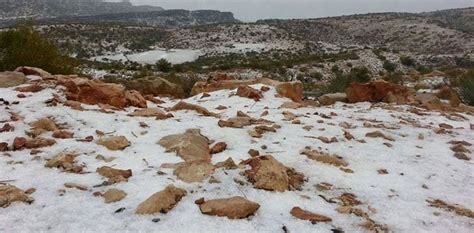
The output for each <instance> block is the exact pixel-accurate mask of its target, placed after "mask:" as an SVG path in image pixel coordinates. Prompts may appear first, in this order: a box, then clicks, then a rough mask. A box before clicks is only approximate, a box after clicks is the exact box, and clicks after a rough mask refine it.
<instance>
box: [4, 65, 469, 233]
mask: <svg viewBox="0 0 474 233" xmlns="http://www.w3.org/2000/svg"><path fill="white" fill-rule="evenodd" d="M18 71H21V72H23V73H26V74H30V75H29V76H27V77H26V78H25V77H24V76H22V74H21V73H14V74H12V73H8V74H4V75H9V76H10V77H11V78H10V79H9V82H8V83H0V85H2V86H1V87H2V88H0V93H1V94H0V98H1V100H2V103H1V104H0V108H1V109H2V111H0V121H1V122H2V125H1V127H2V128H1V130H0V132H1V133H0V142H2V143H0V145H1V147H0V148H1V150H2V151H3V152H0V168H1V169H0V207H3V208H0V214H1V215H2V216H3V217H2V218H0V230H1V231H15V232H18V231H20V232H26V231H38V230H40V231H71V230H72V231H96V230H98V229H100V230H101V231H114V230H120V231H156V230H157V229H158V230H160V231H165V232H168V231H172V232H189V231H206V232H222V231H226V232H244V231H245V232H413V231H414V230H415V231H419V232H420V231H421V232H454V231H455V232H470V229H472V224H473V218H474V213H473V211H472V209H473V206H474V198H473V197H472V195H469V193H470V192H471V191H472V190H473V189H474V184H473V183H472V182H471V180H472V178H473V174H472V165H473V164H472V162H471V161H469V159H471V158H472V155H471V152H470V151H472V150H473V146H472V144H471V143H472V142H473V141H474V134H473V130H474V125H472V122H473V121H474V117H473V113H472V111H471V112H469V111H461V112H453V111H439V110H426V109H425V108H420V107H416V106H410V105H395V104H383V103H374V104H371V103H368V102H365V103H356V104H343V103H336V104H334V105H331V106H327V107H316V106H315V105H308V103H303V104H301V103H298V102H292V101H291V100H290V99H288V98H284V97H282V96H283V95H284V96H288V97H292V98H293V99H294V100H298V98H296V97H297V95H292V94H296V92H297V89H294V88H295V87H296V86H298V85H297V84H275V83H273V82H265V83H266V84H261V83H260V84H259V83H258V82H255V83H253V84H252V83H248V84H250V86H246V85H243V86H241V85H237V86H236V84H235V82H234V81H228V82H225V83H226V84H225V83H224V82H220V83H214V84H212V83H211V84H205V83H202V84H200V85H201V86H200V87H201V88H203V89H198V88H197V87H196V88H195V91H196V93H198V92H200V91H208V93H201V94H197V95H195V96H193V97H191V98H188V99H185V100H180V99H169V98H159V97H156V98H154V97H149V96H148V97H146V98H147V100H148V101H145V100H144V99H143V97H141V95H140V94H139V93H136V92H129V91H125V90H124V89H123V88H122V87H120V86H116V85H110V84H103V83H100V82H94V81H88V80H85V79H78V78H77V77H76V76H71V77H67V76H52V75H49V74H47V73H45V72H42V71H39V70H35V69H29V68H23V69H18ZM31 74H35V75H31ZM0 80H1V77H0ZM26 80H29V81H28V83H26V84H23V83H24V82H25V81H26ZM224 84H225V86H226V88H230V89H221V90H219V88H222V87H223V86H224ZM230 84H232V85H230ZM17 85H19V86H17ZM234 87H238V88H237V89H233V88H234ZM211 90H216V91H215V92H210V91H211ZM362 94H363V93H362ZM66 99H68V101H67V100H66ZM78 101H80V102H78ZM86 103H88V104H86ZM96 104H97V105H96ZM439 104H441V103H439ZM110 105H113V106H115V107H112V106H110ZM144 105H147V107H148V108H147V109H144V108H143V107H145V106H144ZM126 106H128V107H126ZM133 106H135V107H133ZM28 204H29V205H28ZM415 209H416V211H413V210H415Z"/></svg>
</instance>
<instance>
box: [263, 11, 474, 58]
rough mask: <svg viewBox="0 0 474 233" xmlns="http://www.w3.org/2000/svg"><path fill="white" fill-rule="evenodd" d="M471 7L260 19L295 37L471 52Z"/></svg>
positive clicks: (421, 50) (415, 49) (473, 40)
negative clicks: (291, 18)
mask: <svg viewBox="0 0 474 233" xmlns="http://www.w3.org/2000/svg"><path fill="white" fill-rule="evenodd" d="M473 12H474V8H465V9H454V10H446V11H439V12H432V13H424V14H408V13H380V14H366V15H351V16H342V17H332V18H321V19H301V20H263V21H259V23H263V24H269V25H272V26H276V27H279V28H283V29H285V30H287V31H289V32H290V33H292V34H294V35H296V36H297V37H299V38H303V39H309V40H311V41H314V42H325V43H330V44H336V45H345V46H359V47H363V46H371V47H385V48H390V49H395V50H400V51H412V52H417V53H423V54H449V53H459V54H463V53H466V52H467V53H472V51H474V37H473V34H472V27H473V23H472V22H473V20H472V15H473Z"/></svg>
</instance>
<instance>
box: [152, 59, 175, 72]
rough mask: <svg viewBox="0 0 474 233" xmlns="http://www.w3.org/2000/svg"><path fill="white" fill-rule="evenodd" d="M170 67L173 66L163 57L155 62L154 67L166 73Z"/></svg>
mask: <svg viewBox="0 0 474 233" xmlns="http://www.w3.org/2000/svg"><path fill="white" fill-rule="evenodd" d="M172 68H173V65H171V63H170V62H169V61H168V60H166V59H164V58H162V59H160V60H158V61H157V62H156V69H157V70H158V71H161V72H165V73H168V72H170V71H171V69H172Z"/></svg>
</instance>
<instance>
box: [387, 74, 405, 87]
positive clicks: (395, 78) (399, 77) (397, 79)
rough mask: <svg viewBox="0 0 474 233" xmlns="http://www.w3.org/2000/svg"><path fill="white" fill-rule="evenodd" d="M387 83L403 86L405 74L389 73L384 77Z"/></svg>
mask: <svg viewBox="0 0 474 233" xmlns="http://www.w3.org/2000/svg"><path fill="white" fill-rule="evenodd" d="M384 80H385V81H388V82H392V83H396V84H403V73H402V72H394V73H389V74H387V76H385V77H384Z"/></svg>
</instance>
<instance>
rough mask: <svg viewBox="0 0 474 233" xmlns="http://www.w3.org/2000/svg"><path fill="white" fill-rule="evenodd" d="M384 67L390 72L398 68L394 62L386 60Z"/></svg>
mask: <svg viewBox="0 0 474 233" xmlns="http://www.w3.org/2000/svg"><path fill="white" fill-rule="evenodd" d="M383 68H384V69H385V70H387V71H388V72H389V73H393V72H395V70H396V69H397V65H396V64H395V63H393V62H390V61H388V60H385V61H384V63H383Z"/></svg>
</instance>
